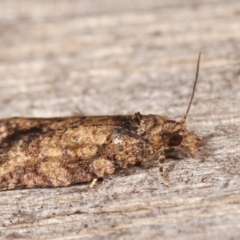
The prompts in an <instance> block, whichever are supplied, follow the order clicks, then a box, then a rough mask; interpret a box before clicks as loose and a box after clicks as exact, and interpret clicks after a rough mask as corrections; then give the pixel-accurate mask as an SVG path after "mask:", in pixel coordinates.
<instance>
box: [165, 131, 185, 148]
mask: <svg viewBox="0 0 240 240" xmlns="http://www.w3.org/2000/svg"><path fill="white" fill-rule="evenodd" d="M182 140H183V137H182V136H181V135H180V134H178V133H175V134H173V135H172V136H171V137H170V138H169V142H168V146H169V147H176V146H179V145H180V144H181V142H182Z"/></svg>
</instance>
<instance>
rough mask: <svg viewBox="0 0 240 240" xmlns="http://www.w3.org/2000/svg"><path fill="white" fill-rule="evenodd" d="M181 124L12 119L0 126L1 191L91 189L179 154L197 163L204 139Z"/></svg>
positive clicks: (136, 119)
mask: <svg viewBox="0 0 240 240" xmlns="http://www.w3.org/2000/svg"><path fill="white" fill-rule="evenodd" d="M200 57H201V54H199V57H198V63H197V70H196V77H195V81H194V86H193V91H192V95H191V99H190V103H189V105H188V108H187V111H186V113H185V115H184V117H183V118H182V120H181V121H179V122H178V121H174V120H169V119H165V118H164V117H161V116H158V115H141V114H140V113H139V112H138V113H135V114H134V115H126V116H122V115H119V116H74V117H73V116H72V117H60V118H22V117H16V118H8V119H2V120H0V190H7V189H24V188H40V187H41V188H42V187H63V186H69V185H73V184H79V183H91V184H90V186H91V187H92V186H93V185H94V184H95V182H96V181H97V179H100V178H104V177H105V176H106V175H110V174H113V173H114V172H115V171H117V170H118V169H123V168H127V167H129V166H131V165H140V164H143V163H148V162H150V161H154V160H158V162H159V172H160V176H161V179H162V181H163V183H164V184H169V182H168V181H167V179H165V177H164V172H163V164H164V160H165V158H166V156H167V153H168V152H171V151H172V150H177V151H180V152H184V153H186V155H188V156H192V157H195V156H196V154H197V151H198V147H197V143H198V141H199V140H200V137H199V136H197V135H195V134H194V133H191V132H189V131H188V130H187V127H186V125H185V122H186V118H187V115H188V112H189V109H190V106H191V104H192V100H193V97H194V93H195V89H196V84H197V79H198V72H199V65H200Z"/></svg>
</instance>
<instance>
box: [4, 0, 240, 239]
mask: <svg viewBox="0 0 240 240" xmlns="http://www.w3.org/2000/svg"><path fill="white" fill-rule="evenodd" d="M200 51H201V52H202V61H201V69H200V77H199V83H198V86H197V91H196V95H195V99H194V102H193V106H192V108H191V111H190V114H189V117H188V120H187V125H188V127H189V129H191V130H192V131H194V132H196V133H197V134H198V135H200V136H202V137H203V141H202V142H201V146H200V149H199V150H200V151H199V155H198V157H197V158H196V159H191V158H186V159H182V160H178V161H176V160H173V159H169V160H168V162H167V164H166V169H167V170H169V179H170V180H171V182H172V183H173V184H172V185H171V186H169V187H166V186H164V185H163V184H161V181H160V180H159V178H158V167H157V165H154V164H153V166H152V167H151V168H149V169H142V168H137V167H136V168H132V169H129V171H126V172H123V173H118V174H116V175H113V176H110V177H108V178H106V179H104V181H103V182H102V183H99V184H98V185H97V186H96V187H95V188H94V189H89V188H88V185H79V186H73V187H68V188H59V189H32V190H18V191H5V192H0V239H21V238H22V239H176V238H177V239H224V240H225V239H238V236H239V235H240V179H239V177H240V149H239V143H240V111H239V110H240V104H239V100H240V2H239V0H235V1H234V0H232V1H231V0H230V1H223V0H222V1H221V0H206V1H205V0H203V1H200V0H181V1H177V0H162V1H159V0H148V1H145V0H130V1H129V0H114V1H111V0H99V1H94V0H81V1H80V0H79V1H77V0H71V1H69V0H58V1H54V0H35V1H32V0H21V1H14V0H1V3H0V108H1V112H0V113H1V118H6V117H12V116H34V117H53V116H66V115H72V114H79V113H81V114H84V115H111V114H129V113H130V114H133V113H134V112H137V111H140V112H141V113H143V114H149V113H152V114H158V115H163V116H167V117H168V118H171V119H176V120H179V119H180V118H181V117H182V116H183V114H184V113H185V111H186V108H187V104H188V102H189V96H190V93H191V91H192V85H193V79H194V76H195V69H196V63H197V56H198V53H199V52H200Z"/></svg>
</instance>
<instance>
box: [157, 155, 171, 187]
mask: <svg viewBox="0 0 240 240" xmlns="http://www.w3.org/2000/svg"><path fill="white" fill-rule="evenodd" d="M165 158H166V157H165V154H164V152H161V154H160V156H159V159H158V160H159V165H158V166H159V174H160V178H161V180H162V182H163V184H164V185H166V186H169V185H170V184H171V182H170V181H169V180H168V179H166V178H165V176H164V173H163V166H164V161H165Z"/></svg>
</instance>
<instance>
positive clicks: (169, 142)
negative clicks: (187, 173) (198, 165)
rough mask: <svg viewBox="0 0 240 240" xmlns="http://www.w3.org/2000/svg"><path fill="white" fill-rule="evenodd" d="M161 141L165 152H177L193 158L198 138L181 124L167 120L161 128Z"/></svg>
mask: <svg viewBox="0 0 240 240" xmlns="http://www.w3.org/2000/svg"><path fill="white" fill-rule="evenodd" d="M162 140H163V144H164V147H165V149H166V150H167V151H170V150H178V151H180V152H181V153H182V154H184V155H190V156H192V157H195V156H196V154H197V142H198V141H199V140H200V138H199V137H198V136H197V135H195V134H193V133H191V132H189V131H188V130H187V128H186V125H185V124H184V123H183V122H176V121H172V120H167V121H166V122H165V123H164V126H163V131H162Z"/></svg>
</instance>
